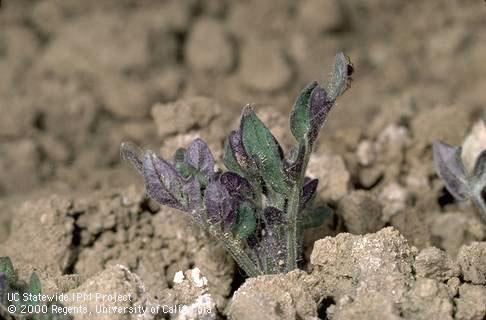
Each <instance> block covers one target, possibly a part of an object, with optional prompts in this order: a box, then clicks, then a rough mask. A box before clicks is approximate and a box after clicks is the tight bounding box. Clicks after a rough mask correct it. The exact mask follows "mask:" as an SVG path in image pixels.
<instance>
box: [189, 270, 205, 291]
mask: <svg viewBox="0 0 486 320" xmlns="http://www.w3.org/2000/svg"><path fill="white" fill-rule="evenodd" d="M191 280H192V282H193V283H194V285H195V286H196V287H198V288H202V287H204V286H206V285H207V284H208V279H206V277H203V276H201V270H199V268H198V267H195V268H194V269H192V270H191Z"/></svg>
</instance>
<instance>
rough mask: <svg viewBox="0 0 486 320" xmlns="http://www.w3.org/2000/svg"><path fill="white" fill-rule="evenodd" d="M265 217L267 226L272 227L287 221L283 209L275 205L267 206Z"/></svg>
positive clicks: (264, 212)
mask: <svg viewBox="0 0 486 320" xmlns="http://www.w3.org/2000/svg"><path fill="white" fill-rule="evenodd" d="M263 218H264V221H265V225H266V226H267V227H272V226H275V225H278V224H283V223H284V222H285V218H284V213H283V212H282V210H280V209H277V208H275V207H266V208H265V210H264V211H263Z"/></svg>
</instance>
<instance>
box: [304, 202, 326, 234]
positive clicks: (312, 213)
mask: <svg viewBox="0 0 486 320" xmlns="http://www.w3.org/2000/svg"><path fill="white" fill-rule="evenodd" d="M303 213H304V214H303V215H302V228H303V229H309V228H317V227H319V226H321V225H322V224H323V223H324V222H325V221H326V220H327V219H328V218H329V217H331V215H332V209H331V208H329V207H328V206H322V207H318V208H315V209H313V210H306V211H304V212H303Z"/></svg>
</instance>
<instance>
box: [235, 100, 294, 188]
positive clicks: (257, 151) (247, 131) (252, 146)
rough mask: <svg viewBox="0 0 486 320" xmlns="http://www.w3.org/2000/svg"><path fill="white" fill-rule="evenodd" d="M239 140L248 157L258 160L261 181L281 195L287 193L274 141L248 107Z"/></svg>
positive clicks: (241, 124) (277, 149) (243, 117)
mask: <svg viewBox="0 0 486 320" xmlns="http://www.w3.org/2000/svg"><path fill="white" fill-rule="evenodd" d="M240 130H241V140H242V141H243V146H244V148H245V151H246V152H247V153H248V155H249V156H250V157H252V156H254V157H256V158H258V159H259V160H260V163H261V166H262V167H261V168H260V174H261V176H262V177H263V180H264V181H265V182H266V183H268V184H269V185H270V186H272V188H273V189H274V190H275V191H276V192H278V193H281V194H286V193H288V186H287V184H286V176H285V173H284V171H283V163H282V160H281V156H280V151H279V146H278V144H276V139H275V137H274V136H273V135H272V133H271V132H270V130H268V128H267V127H266V126H265V125H264V124H263V122H262V121H261V120H260V119H259V118H258V117H257V116H256V114H255V112H254V111H253V110H252V109H251V108H250V107H248V106H247V107H245V109H244V111H243V115H242V117H241V123H240Z"/></svg>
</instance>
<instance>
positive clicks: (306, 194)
mask: <svg viewBox="0 0 486 320" xmlns="http://www.w3.org/2000/svg"><path fill="white" fill-rule="evenodd" d="M318 183H319V180H318V179H309V178H306V179H305V182H304V186H303V187H302V197H301V198H300V203H299V210H303V209H305V208H306V207H307V206H308V204H309V203H310V202H311V200H312V199H313V198H314V196H315V194H316V190H317V185H318Z"/></svg>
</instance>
